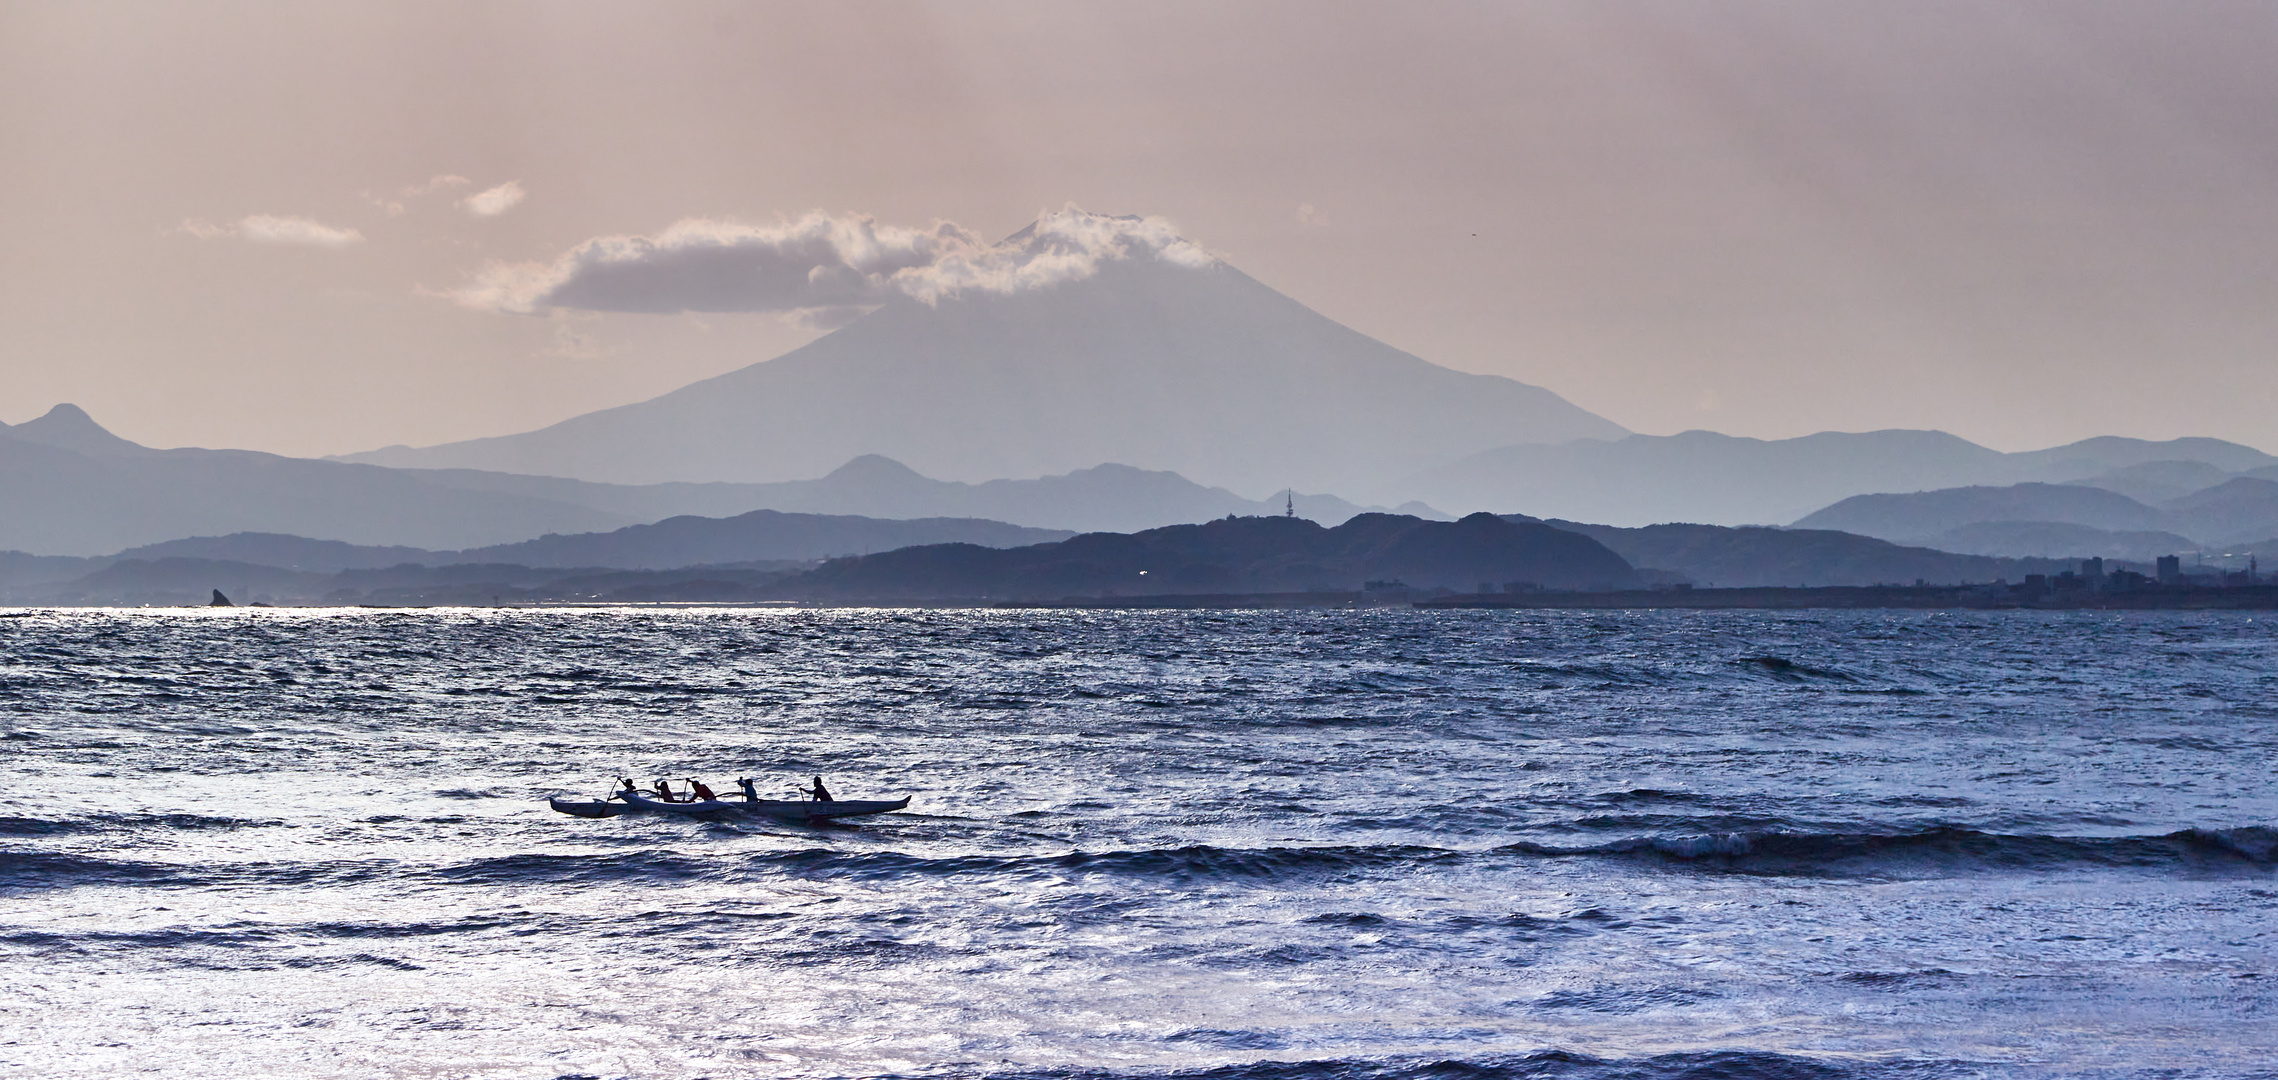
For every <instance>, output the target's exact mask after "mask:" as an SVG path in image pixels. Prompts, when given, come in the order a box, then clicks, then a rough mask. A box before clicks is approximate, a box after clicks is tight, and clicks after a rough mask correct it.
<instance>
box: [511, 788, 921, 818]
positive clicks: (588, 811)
mask: <svg viewBox="0 0 2278 1080" xmlns="http://www.w3.org/2000/svg"><path fill="white" fill-rule="evenodd" d="M546 804H547V805H549V806H552V807H553V808H554V809H556V810H559V811H561V812H562V813H565V814H571V815H574V816H576V817H589V818H603V817H616V816H617V815H619V814H638V813H654V814H679V815H681V816H683V817H715V818H717V817H733V816H735V815H738V814H752V815H757V816H759V817H771V818H785V819H789V820H792V821H815V820H821V819H827V818H842V817H861V816H862V815H864V814H886V813H891V812H893V811H896V810H900V809H903V808H904V807H907V806H908V805H910V800H909V798H908V797H907V796H905V797H903V798H899V799H893V800H886V799H830V800H815V799H758V800H747V799H699V800H697V801H695V802H665V801H664V800H662V799H652V798H649V797H648V796H646V795H643V794H641V793H639V792H635V791H618V792H613V793H611V794H610V796H609V797H608V798H606V799H603V800H600V801H599V802H573V801H571V800H569V799H556V798H548V799H547V800H546Z"/></svg>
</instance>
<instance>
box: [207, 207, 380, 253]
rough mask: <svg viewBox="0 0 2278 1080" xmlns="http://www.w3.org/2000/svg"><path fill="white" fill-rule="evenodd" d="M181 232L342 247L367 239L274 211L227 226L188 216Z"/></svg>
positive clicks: (212, 237) (215, 237) (270, 242)
mask: <svg viewBox="0 0 2278 1080" xmlns="http://www.w3.org/2000/svg"><path fill="white" fill-rule="evenodd" d="M181 231H183V232H186V233H189V234H190V235H191V236H195V237H197V238H198V239H200V240H218V239H221V238H223V237H235V238H237V239H240V240H248V241H251V242H253V243H256V244H298V245H303V246H307V247H328V248H341V247H347V246H349V245H351V244H361V243H363V242H364V234H363V233H360V232H357V231H356V230H354V229H335V228H333V227H332V226H330V225H325V224H322V223H320V222H315V221H311V220H309V219H307V218H304V217H280V216H278V215H275V214H252V215H248V216H246V217H242V218H239V219H237V220H236V221H234V222H232V223H230V224H228V225H216V224H214V223H212V222H210V221H207V220H205V219H203V218H189V219H187V220H185V221H183V222H182V225H181Z"/></svg>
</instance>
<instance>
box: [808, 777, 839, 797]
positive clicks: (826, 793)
mask: <svg viewBox="0 0 2278 1080" xmlns="http://www.w3.org/2000/svg"><path fill="white" fill-rule="evenodd" d="M807 794H809V795H812V796H814V797H815V801H816V802H833V801H835V800H833V799H832V798H831V789H829V788H827V787H824V786H823V778H822V777H820V776H818V777H815V788H814V790H813V791H810V792H808V793H807Z"/></svg>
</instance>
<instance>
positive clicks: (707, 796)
mask: <svg viewBox="0 0 2278 1080" xmlns="http://www.w3.org/2000/svg"><path fill="white" fill-rule="evenodd" d="M688 786H689V788H690V789H691V790H693V791H694V792H696V798H698V799H702V800H704V801H705V802H715V801H717V800H718V799H719V796H717V795H714V794H712V789H711V788H708V787H705V786H704V781H702V780H698V779H696V778H695V777H693V776H691V777H689V778H688Z"/></svg>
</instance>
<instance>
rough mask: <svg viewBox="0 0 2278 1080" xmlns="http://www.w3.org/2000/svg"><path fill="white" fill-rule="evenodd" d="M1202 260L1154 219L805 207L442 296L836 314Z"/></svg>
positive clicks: (639, 308)
mask: <svg viewBox="0 0 2278 1080" xmlns="http://www.w3.org/2000/svg"><path fill="white" fill-rule="evenodd" d="M1140 257H1151V258H1158V259H1162V260H1165V261H1168V262H1172V263H1176V264H1180V265H1185V266H1196V267H1200V266H1207V265H1210V264H1211V263H1212V262H1214V261H1215V260H1214V259H1213V258H1212V257H1211V256H1210V254H1209V253H1207V252H1205V251H1203V250H1202V249H1201V248H1200V247H1198V246H1196V245H1195V244H1193V243H1191V242H1189V241H1187V240H1185V239H1183V238H1181V237H1180V236H1179V235H1178V233H1177V231H1176V230H1174V229H1173V228H1172V227H1171V225H1170V223H1168V222H1166V221H1164V220H1162V219H1161V218H1152V217H1149V218H1141V217H1110V216H1107V215H1103V214H1091V213H1086V212H1084V211H1082V210H1078V209H1076V208H1074V207H1069V208H1067V209H1065V210H1060V211H1056V212H1052V213H1047V214H1044V215H1042V216H1041V217H1039V218H1038V219H1037V221H1036V224H1035V225H1033V226H1031V227H1030V228H1028V229H1024V230H1022V231H1021V232H1020V233H1018V234H1016V235H1015V236H1013V237H1012V238H1010V239H1008V240H1006V241H1004V242H1003V243H998V244H988V243H984V242H982V241H981V240H980V239H979V237H977V236H976V235H974V234H973V233H972V232H971V231H970V230H967V229H965V228H963V227H961V226H958V225H956V224H953V223H950V222H946V221H944V222H936V223H935V224H934V225H933V226H932V227H931V228H927V229H906V228H899V227H895V226H889V225H880V224H879V223H878V222H877V221H875V220H874V219H872V218H869V217H866V216H856V215H829V214H822V213H810V214H808V215H806V216H804V217H801V218H799V219H798V220H796V221H792V222H787V223H784V224H779V225H774V226H764V227H763V226H752V225H742V224H737V223H733V222H722V221H708V220H702V219H690V220H685V221H681V222H677V223H675V224H674V225H672V226H671V227H670V228H667V229H665V230H664V231H663V232H661V233H658V234H657V235H655V236H653V237H651V236H603V237H596V238H594V239H592V240H588V241H586V242H584V243H582V244H579V245H578V246H576V247H574V248H571V249H570V250H569V251H567V252H564V253H563V254H562V255H560V256H559V257H557V258H555V259H554V260H553V261H551V262H545V263H538V262H526V263H493V264H491V265H490V266H487V267H485V268H483V270H482V271H480V272H479V273H478V274H476V276H475V279H474V280H473V281H472V282H470V283H469V284H468V285H467V286H466V287H465V288H463V289H460V290H459V291H457V292H455V293H453V294H452V297H453V298H454V299H456V300H457V301H458V302H459V303H461V304H464V305H466V306H468V307H473V308H478V309H483V310H491V311H503V312H513V313H518V314H534V313H538V312H543V311H548V310H554V309H569V310H580V311H623V312H653V313H670V312H682V311H703V312H731V311H749V312H806V313H815V312H844V311H848V310H859V309H861V308H864V307H872V306H876V305H878V304H882V303H885V302H886V301H887V300H890V299H892V298H894V297H895V296H908V297H913V298H915V299H918V300H922V301H925V302H928V303H931V302H933V301H936V300H938V299H940V298H942V297H944V296H949V295H953V294H956V293H959V292H963V291H967V290H973V291H987V292H998V293H1010V292H1019V291H1023V290H1027V289H1033V288H1042V287H1045V286H1049V285H1053V284H1057V283H1059V282H1062V281H1073V280H1078V279H1081V278H1085V277H1089V276H1091V275H1092V274H1093V273H1095V272H1097V270H1098V268H1099V266H1100V264H1102V263H1103V262H1107V261H1110V260H1114V259H1126V258H1140Z"/></svg>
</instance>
